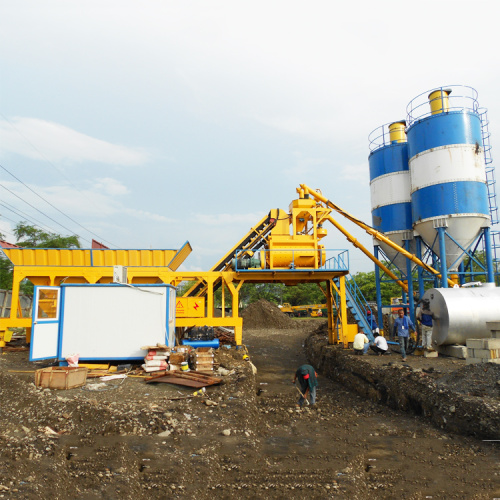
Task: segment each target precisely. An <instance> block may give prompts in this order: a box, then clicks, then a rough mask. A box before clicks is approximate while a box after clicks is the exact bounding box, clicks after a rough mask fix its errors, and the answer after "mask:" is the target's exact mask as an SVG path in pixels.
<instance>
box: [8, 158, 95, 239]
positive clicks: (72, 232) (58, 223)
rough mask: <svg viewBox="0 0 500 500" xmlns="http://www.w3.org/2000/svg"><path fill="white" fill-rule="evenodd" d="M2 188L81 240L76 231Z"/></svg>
mask: <svg viewBox="0 0 500 500" xmlns="http://www.w3.org/2000/svg"><path fill="white" fill-rule="evenodd" d="M0 166H1V165H0ZM0 187H3V188H4V189H5V190H7V191H8V192H9V193H10V194H13V195H14V196H15V197H16V198H19V199H20V200H21V201H24V203H26V204H27V205H29V206H30V207H31V208H33V209H34V210H36V211H37V212H39V213H41V214H42V215H43V216H44V217H47V218H48V219H50V220H51V221H52V222H55V223H56V224H57V225H58V226H61V227H62V228H63V229H65V230H66V231H68V232H69V233H70V234H73V235H75V236H78V237H79V238H81V236H80V235H78V234H76V233H75V232H74V231H71V229H68V228H67V227H66V226H63V225H62V224H61V223H60V222H57V221H56V220H55V219H53V218H52V217H50V216H49V215H47V214H44V213H43V212H42V211H41V210H38V208H36V207H34V206H33V205H32V204H31V203H29V202H27V201H26V200H23V199H22V198H21V197H20V196H18V195H17V194H16V193H14V191H11V190H10V189H9V188H6V187H5V186H4V185H3V184H0ZM82 239H84V238H82ZM86 241H88V240H86Z"/></svg>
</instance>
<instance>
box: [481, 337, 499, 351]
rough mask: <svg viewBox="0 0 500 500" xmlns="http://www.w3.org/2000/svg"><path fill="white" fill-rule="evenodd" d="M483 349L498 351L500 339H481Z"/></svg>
mask: <svg viewBox="0 0 500 500" xmlns="http://www.w3.org/2000/svg"><path fill="white" fill-rule="evenodd" d="M483 340H484V348H485V349H500V338H498V339H483Z"/></svg>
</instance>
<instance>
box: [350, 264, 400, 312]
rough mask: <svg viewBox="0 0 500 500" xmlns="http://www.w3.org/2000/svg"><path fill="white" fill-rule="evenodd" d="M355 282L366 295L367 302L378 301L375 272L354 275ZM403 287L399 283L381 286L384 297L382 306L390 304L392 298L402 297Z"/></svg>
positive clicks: (384, 283) (382, 284)
mask: <svg viewBox="0 0 500 500" xmlns="http://www.w3.org/2000/svg"><path fill="white" fill-rule="evenodd" d="M353 278H354V281H356V284H357V285H358V287H359V289H360V290H361V293H362V294H363V295H364V297H365V299H366V300H369V301H375V300H377V290H376V286H375V271H371V272H369V273H356V274H355V275H353ZM401 292H402V290H401V287H400V286H399V285H398V284H397V283H386V282H383V283H381V284H380V294H381V295H382V304H390V302H391V297H400V296H401Z"/></svg>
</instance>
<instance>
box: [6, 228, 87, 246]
mask: <svg viewBox="0 0 500 500" xmlns="http://www.w3.org/2000/svg"><path fill="white" fill-rule="evenodd" d="M14 234H15V235H16V238H17V243H16V245H18V246H20V247H23V248H80V240H79V239H78V236H76V235H72V236H61V235H60V234H55V233H47V232H45V231H42V230H41V229H37V228H36V227H34V226H31V225H29V224H27V223H26V222H20V223H19V224H18V225H17V226H16V228H15V229H14Z"/></svg>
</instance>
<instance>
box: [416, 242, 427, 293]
mask: <svg viewBox="0 0 500 500" xmlns="http://www.w3.org/2000/svg"><path fill="white" fill-rule="evenodd" d="M415 245H416V251H417V257H418V258H419V259H420V260H422V238H420V236H416V237H415ZM417 275H418V298H419V299H421V298H422V297H423V296H424V291H425V288H424V270H423V269H422V267H421V266H417Z"/></svg>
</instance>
